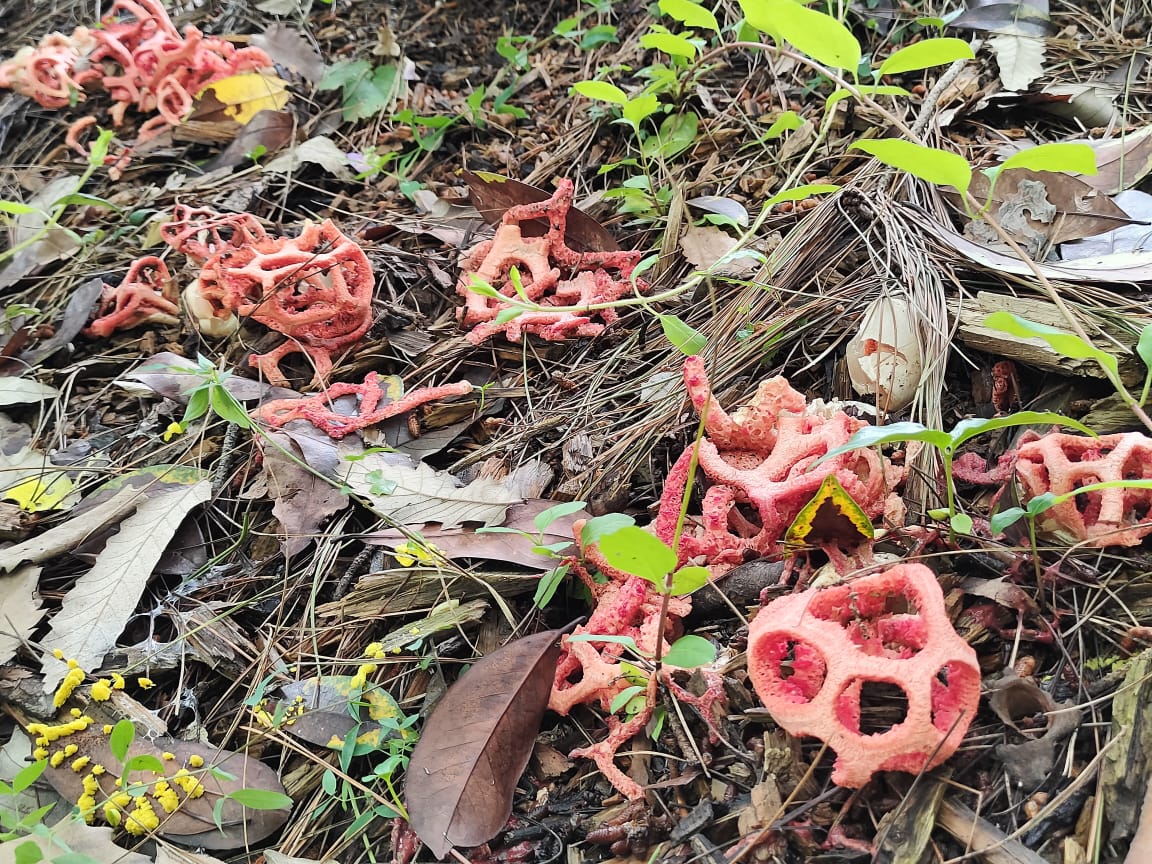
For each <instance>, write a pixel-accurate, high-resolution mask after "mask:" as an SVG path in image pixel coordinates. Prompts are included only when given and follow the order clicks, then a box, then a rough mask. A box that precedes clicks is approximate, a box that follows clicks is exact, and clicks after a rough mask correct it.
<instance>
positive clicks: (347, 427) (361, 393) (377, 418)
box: [256, 372, 472, 439]
mask: <svg viewBox="0 0 1152 864" xmlns="http://www.w3.org/2000/svg"><path fill="white" fill-rule="evenodd" d="M471 392H472V385H471V384H470V383H469V382H467V381H459V382H457V383H455V384H444V385H441V386H440V387H420V388H417V389H416V390H413V391H412V392H411V393H406V394H405V395H404V396H403V397H401V398H400V399H397V400H395V401H394V402H388V403H385V404H384V405H380V399H381V398H382V397H383V395H384V390H383V388H382V387H381V386H380V379H379V376H378V375H377V374H376V373H375V372H369V373H368V374H367V376H365V378H364V383H363V384H346V383H342V382H338V383H336V384H333V385H331V386H330V387H329V388H328V389H327V390H325V391H324V392H322V393H316V394H314V395H312V396H307V397H305V398H303V399H274V400H272V401H270V402H265V403H264V404H263V405H261V406H260V407H259V408H258V409H256V415H257V416H258V417H259V418H260V419H261V420H263V421H264V422H265V423H267V424H268V425H269V426H274V427H277V428H279V427H281V426H283V425H284V424H285V423H289V422H291V421H292V420H307V421H308V422H309V423H311V424H312V425H313V426H315V427H316V428H317V429H319V430H321V431H322V432H326V433H327V434H328V435H329V436H331V437H332V438H336V439H340V438H343V437H345V436H346V435H351V434H352V433H353V432H357V431H359V430H361V429H365V428H367V427H368V426H374V425H375V424H377V423H380V422H383V421H384V420H387V419H388V418H389V417H396V416H398V415H400V414H403V413H405V412H406V411H411V410H412V409H413V408H415V407H417V406H419V405H424V404H426V403H428V402H432V401H434V400H436V399H443V398H444V397H445V396H466V395H468V394H469V393H471ZM341 396H356V397H357V399H358V402H359V404H358V405H357V413H356V414H355V415H353V416H350V415H346V414H339V413H337V412H336V411H335V410H333V408H332V402H333V400H335V399H338V398H340V397H341Z"/></svg>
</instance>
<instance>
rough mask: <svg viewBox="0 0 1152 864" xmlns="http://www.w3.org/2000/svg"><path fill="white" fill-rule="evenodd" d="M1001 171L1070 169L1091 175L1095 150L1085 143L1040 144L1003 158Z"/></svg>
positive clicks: (1093, 169)
mask: <svg viewBox="0 0 1152 864" xmlns="http://www.w3.org/2000/svg"><path fill="white" fill-rule="evenodd" d="M999 167H1000V170H1001V171H1008V170H1009V169H1011V168H1029V169H1031V170H1032V171H1072V172H1074V173H1076V174H1088V175H1092V174H1095V173H1096V172H1097V169H1096V151H1095V150H1093V149H1092V148H1091V147H1089V146H1088V145H1087V144H1067V143H1056V144H1041V145H1040V146H1038V147H1029V148H1028V149H1027V150H1021V151H1020V152H1019V153H1014V154H1012V155H1011V156H1009V157H1008V158H1007V159H1005V160H1004V162H1003V164H1001V165H1000V166H999Z"/></svg>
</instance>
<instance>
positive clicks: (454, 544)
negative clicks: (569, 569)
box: [364, 498, 590, 570]
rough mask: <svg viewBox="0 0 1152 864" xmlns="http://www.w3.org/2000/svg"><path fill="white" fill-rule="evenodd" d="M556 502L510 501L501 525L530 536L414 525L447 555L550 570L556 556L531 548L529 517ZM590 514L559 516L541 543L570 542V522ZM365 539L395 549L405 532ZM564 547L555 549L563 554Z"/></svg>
mask: <svg viewBox="0 0 1152 864" xmlns="http://www.w3.org/2000/svg"><path fill="white" fill-rule="evenodd" d="M555 504H556V502H555V501H550V500H548V499H545V498H530V499H528V500H527V501H525V502H524V503H522V504H513V505H512V506H511V507H509V508H508V518H507V519H505V520H504V524H503V526H502V527H504V528H511V529H515V530H518V531H524V532H526V533H527V534H531V535H533V537H525V536H524V535H523V534H508V533H504V532H501V533H499V534H490V533H487V532H481V533H477V532H476V529H475V528H460V527H458V528H444V527H443V526H439V525H435V524H433V525H425V526H423V527H422V528H419V529H417V530H418V531H419V533H420V536H421V537H423V538H424V539H425V540H427V541H428V542H429V543H431V544H432V546H434V547H435V549H436V551H437V552H440V553H441V554H442V555H444V556H445V557H447V558H452V559H457V558H478V559H485V560H488V561H507V562H509V563H511V564H519V565H521V566H522V567H531V568H532V569H534V570H551V569H552V568H553V567H555V566H556V559H555V558H550V557H548V556H547V555H541V554H539V553H537V552H533V551H532V547H533V546H535V545H536V542H535V539H534V536H535V534H536V525H535V523H534V522H533V521H532V520H533V519H534V518H535V516H536V514H537V513H541V512H543V511H544V510H547V509H548V508H549V507H552V506H554V505H555ZM588 518H590V514H589V513H587V512H585V511H584V510H579V511H577V512H576V513H570V514H568V515H566V516H561V517H560V518H559V519H557V520H555V521H554V522H553V523H552V524H551V525H549V526H548V528H547V529H545V532H544V535H543V538H542V539H543V545H545V546H548V545H552V544H554V543H572V542H573V541H572V525H573V523H574V522H575V521H576V520H577V519H588ZM364 539H365V541H366V542H368V543H378V544H380V545H381V546H388V547H389V548H392V549H395V548H396V547H397V546H400V545H402V544H403V543H405V542H407V539H408V538H407V535H406V534H404V532H402V531H400V530H399V529H395V528H391V529H385V530H383V531H377V532H375V533H374V534H370V535H368V536H367V537H365V538H364ZM564 552H565V550H558V553H557V554H560V555H563V554H564Z"/></svg>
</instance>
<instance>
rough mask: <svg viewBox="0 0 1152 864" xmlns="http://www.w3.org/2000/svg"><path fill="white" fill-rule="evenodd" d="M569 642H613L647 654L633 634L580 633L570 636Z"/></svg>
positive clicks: (644, 654) (641, 653) (643, 654)
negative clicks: (603, 634) (602, 634)
mask: <svg viewBox="0 0 1152 864" xmlns="http://www.w3.org/2000/svg"><path fill="white" fill-rule="evenodd" d="M568 641H569V642H611V643H612V644H613V645H623V646H624V647H625V648H627V649H628V650H630V651H634V652H635V653H637V654H639V655H640V656H642V657H643V656H647V655H646V652H644V651H641V650H640V648H639V646H638V645H637V644H636V640H635V639H633V638H632V637H631V636H601V635H600V634H598V633H580V634H579V635H576V636H569V637H568Z"/></svg>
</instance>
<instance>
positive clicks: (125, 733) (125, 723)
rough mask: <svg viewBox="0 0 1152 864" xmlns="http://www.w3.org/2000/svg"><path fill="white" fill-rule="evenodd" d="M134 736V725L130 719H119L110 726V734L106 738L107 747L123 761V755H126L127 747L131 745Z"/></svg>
mask: <svg viewBox="0 0 1152 864" xmlns="http://www.w3.org/2000/svg"><path fill="white" fill-rule="evenodd" d="M135 738H136V726H135V725H134V724H133V723H132V721H131V720H127V719H125V720H120V721H119V722H118V723H117V724H116V725H115V726H114V727H112V734H111V736H109V738H108V749H109V750H111V751H112V755H113V756H115V757H116V758H117V759H118V760H119V761H121V762H123V761H124V757H125V756H127V755H128V748H129V747H130V746H132V741H133V740H135Z"/></svg>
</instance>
